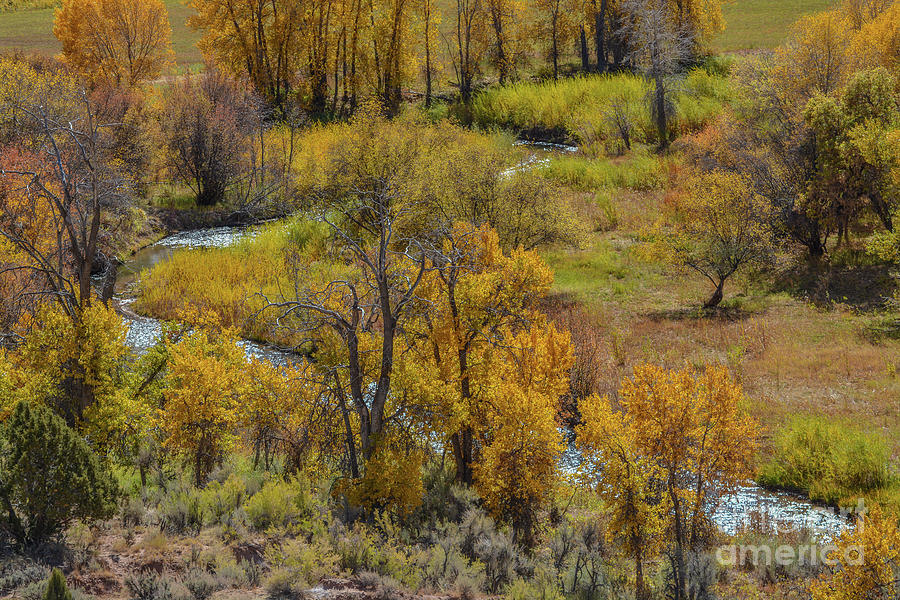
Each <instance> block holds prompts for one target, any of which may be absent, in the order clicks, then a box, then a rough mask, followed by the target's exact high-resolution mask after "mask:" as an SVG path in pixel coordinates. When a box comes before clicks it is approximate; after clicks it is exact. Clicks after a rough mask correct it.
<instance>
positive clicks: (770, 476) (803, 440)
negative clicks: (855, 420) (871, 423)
mask: <svg viewBox="0 0 900 600" xmlns="http://www.w3.org/2000/svg"><path fill="white" fill-rule="evenodd" d="M890 459H891V450H890V447H889V445H888V443H887V441H886V440H885V439H884V438H883V437H882V436H881V435H879V434H877V433H871V432H864V431H860V430H858V429H855V428H853V427H850V426H848V425H845V424H843V423H840V422H834V421H831V420H828V419H826V418H823V417H797V418H795V419H793V420H792V421H790V422H789V423H788V424H787V425H786V426H785V427H783V428H782V429H781V430H780V431H779V432H778V433H777V434H776V436H775V450H774V456H773V458H772V459H771V460H770V461H769V462H768V463H767V464H765V465H764V466H763V468H762V469H761V472H760V475H759V482H760V483H762V484H763V485H769V486H776V487H780V488H785V489H790V490H795V491H799V492H803V493H805V494H808V495H809V497H810V499H812V500H819V501H823V502H827V503H829V504H839V503H844V502H848V501H852V500H853V499H854V498H855V497H859V496H864V495H880V494H881V492H882V491H884V490H886V489H887V488H889V487H891V485H892V483H893V481H892V477H891V472H890Z"/></svg>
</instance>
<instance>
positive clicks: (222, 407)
mask: <svg viewBox="0 0 900 600" xmlns="http://www.w3.org/2000/svg"><path fill="white" fill-rule="evenodd" d="M169 355H170V360H169V372H168V386H167V389H166V390H165V393H164V396H165V405H164V406H163V407H162V408H161V409H160V410H159V413H158V420H157V425H158V427H159V428H160V430H161V431H162V433H163V435H164V444H165V446H166V447H167V448H169V449H171V450H174V451H175V452H177V453H180V454H182V455H184V456H185V457H186V458H188V459H189V460H190V462H191V463H192V465H193V467H194V479H195V482H196V484H197V485H198V486H199V485H202V484H203V482H204V481H205V479H206V476H207V475H208V474H209V472H210V471H211V470H212V468H213V467H214V466H215V465H216V464H218V463H219V462H220V461H221V460H222V458H223V457H224V455H225V453H226V451H227V450H228V449H229V448H230V447H231V445H232V443H233V442H234V440H235V435H234V431H235V427H236V425H237V424H238V418H239V411H238V407H239V405H240V396H241V391H242V389H243V386H244V381H243V376H242V370H243V369H244V368H246V359H245V357H244V353H243V350H242V349H241V347H240V346H238V345H237V344H236V343H235V341H234V339H233V338H232V337H231V335H230V333H229V332H228V331H221V330H216V329H209V330H198V331H196V332H193V333H191V334H189V335H187V336H186V337H185V338H183V339H182V340H180V341H178V342H175V343H172V345H171V347H170V348H169Z"/></svg>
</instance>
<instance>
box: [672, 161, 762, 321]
mask: <svg viewBox="0 0 900 600" xmlns="http://www.w3.org/2000/svg"><path fill="white" fill-rule="evenodd" d="M771 221H772V218H771V207H770V205H769V204H768V203H767V202H766V201H765V200H764V199H763V198H762V197H761V196H759V195H758V194H756V193H755V192H754V191H753V190H752V189H751V187H750V186H749V184H748V182H747V181H746V180H745V179H744V178H743V177H742V176H740V175H737V174H735V173H729V172H725V171H714V172H712V173H708V174H704V175H701V176H700V177H698V178H697V179H696V180H694V181H693V182H692V184H691V186H690V190H689V193H688V195H687V197H686V199H685V200H684V202H682V203H681V204H680V206H678V208H677V211H676V214H675V215H674V223H673V225H672V227H671V229H670V230H669V231H668V232H663V233H660V234H659V235H657V236H656V237H655V239H654V242H655V244H654V248H655V249H656V251H658V252H659V253H660V254H661V255H662V256H663V257H664V258H665V259H667V260H669V261H670V262H672V263H674V264H677V265H682V266H685V267H688V268H689V269H692V270H694V271H696V272H697V273H700V274H701V275H703V276H704V277H705V278H706V279H708V280H709V282H710V283H711V284H712V285H713V286H714V291H713V294H712V296H710V298H709V299H708V300H707V301H706V303H705V304H704V308H714V307H716V306H718V305H719V303H720V302H721V301H722V298H723V289H724V287H725V282H726V281H728V279H730V278H731V276H732V275H734V274H735V273H737V272H738V271H739V270H741V269H744V268H747V267H752V266H756V267H761V266H764V265H766V264H768V262H769V260H770V258H771V256H772V253H773V251H774V239H773V236H772V228H771Z"/></svg>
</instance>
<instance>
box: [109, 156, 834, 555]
mask: <svg viewBox="0 0 900 600" xmlns="http://www.w3.org/2000/svg"><path fill="white" fill-rule="evenodd" d="M527 145H528V146H530V147H534V148H535V149H536V150H537V152H535V153H533V154H532V155H531V156H530V158H528V159H526V161H524V162H523V163H520V164H519V165H517V166H516V167H513V169H515V170H521V169H527V168H533V167H534V166H537V165H538V164H542V163H545V162H546V161H547V160H548V158H547V157H546V153H547V152H555V153H560V152H562V153H572V152H577V150H578V149H577V148H576V147H574V146H562V145H557V144H535V143H527ZM253 232H254V229H253V228H242V227H217V228H212V229H201V230H196V231H185V232H181V233H177V234H174V235H171V236H168V237H165V238H163V239H161V240H159V241H158V242H156V243H154V244H152V245H150V246H147V247H146V248H144V249H142V250H140V251H138V252H137V253H135V254H134V255H133V256H132V257H131V258H130V259H129V260H127V261H126V262H125V264H124V265H123V266H122V267H121V268H120V270H119V278H118V280H117V282H116V295H115V297H114V301H115V304H116V306H117V308H118V310H119V312H120V313H121V314H122V316H123V318H124V319H125V321H126V323H127V326H128V336H127V341H128V344H129V346H131V347H132V348H133V349H134V350H135V351H136V352H137V353H142V352H145V351H146V350H147V349H149V348H150V347H152V346H153V345H154V344H155V343H156V342H157V341H158V340H159V337H160V334H161V332H162V324H161V322H160V321H158V320H156V319H153V318H151V317H146V316H142V315H138V314H137V313H135V312H134V311H133V310H132V308H131V304H132V303H133V302H134V300H135V293H136V292H135V287H136V282H137V278H138V276H139V274H140V272H141V271H142V270H145V269H152V268H153V267H154V266H155V265H157V264H159V263H161V262H164V261H166V260H168V259H169V258H170V257H171V256H172V254H173V253H174V252H175V251H176V250H181V249H188V250H202V249H205V248H223V247H228V246H231V245H233V244H235V243H236V242H237V241H238V240H240V239H242V238H244V237H246V236H252V235H253ZM241 345H242V346H243V347H244V350H245V352H246V353H247V355H248V356H253V357H256V358H264V359H266V360H269V361H271V362H273V363H275V364H279V365H281V364H286V363H289V362H292V360H293V357H292V355H291V354H290V353H288V352H285V351H282V350H278V349H276V348H273V347H270V346H266V345H264V344H259V343H256V342H252V341H249V340H245V341H243V342H241ZM566 462H568V461H566ZM714 521H715V523H716V525H717V526H718V527H719V529H721V530H722V531H723V532H724V533H726V534H735V533H738V532H739V531H740V530H741V529H743V528H747V527H751V526H759V525H761V526H763V528H764V529H765V530H766V531H773V532H785V531H791V530H806V531H808V532H809V533H811V534H812V535H813V536H814V537H818V538H822V539H825V540H828V539H831V538H834V537H836V536H837V535H838V534H839V533H840V532H841V531H843V530H844V529H846V528H847V527H848V526H849V522H848V520H847V518H845V517H843V516H841V515H840V514H836V513H835V512H834V511H832V510H830V509H828V508H825V507H821V506H818V505H815V504H813V503H811V502H809V501H807V500H805V499H803V498H801V497H799V496H797V495H794V494H790V493H787V492H779V491H770V490H766V489H763V488H762V487H760V486H758V485H756V484H755V483H754V482H752V481H748V482H746V484H744V485H742V486H740V487H739V488H738V490H737V492H736V493H735V494H733V495H730V496H727V497H725V498H723V499H722V501H721V503H720V505H719V508H718V510H717V511H716V514H715V517H714Z"/></svg>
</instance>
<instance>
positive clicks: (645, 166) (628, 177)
mask: <svg viewBox="0 0 900 600" xmlns="http://www.w3.org/2000/svg"><path fill="white" fill-rule="evenodd" d="M666 160H668V159H666V158H664V157H660V156H656V155H653V154H649V153H647V152H643V151H636V152H634V153H632V154H631V155H629V156H628V157H627V158H622V159H596V160H591V159H588V158H585V157H583V156H561V157H557V158H552V159H551V160H550V162H549V163H548V164H547V165H546V166H544V167H542V168H541V170H540V173H541V175H543V176H544V177H546V178H548V179H551V180H553V181H556V182H558V183H561V184H564V185H567V186H570V187H573V188H576V189H579V190H597V189H613V188H625V189H631V190H640V191H648V190H656V189H662V188H663V187H665V184H666V180H667V176H666V171H667V168H666Z"/></svg>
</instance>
